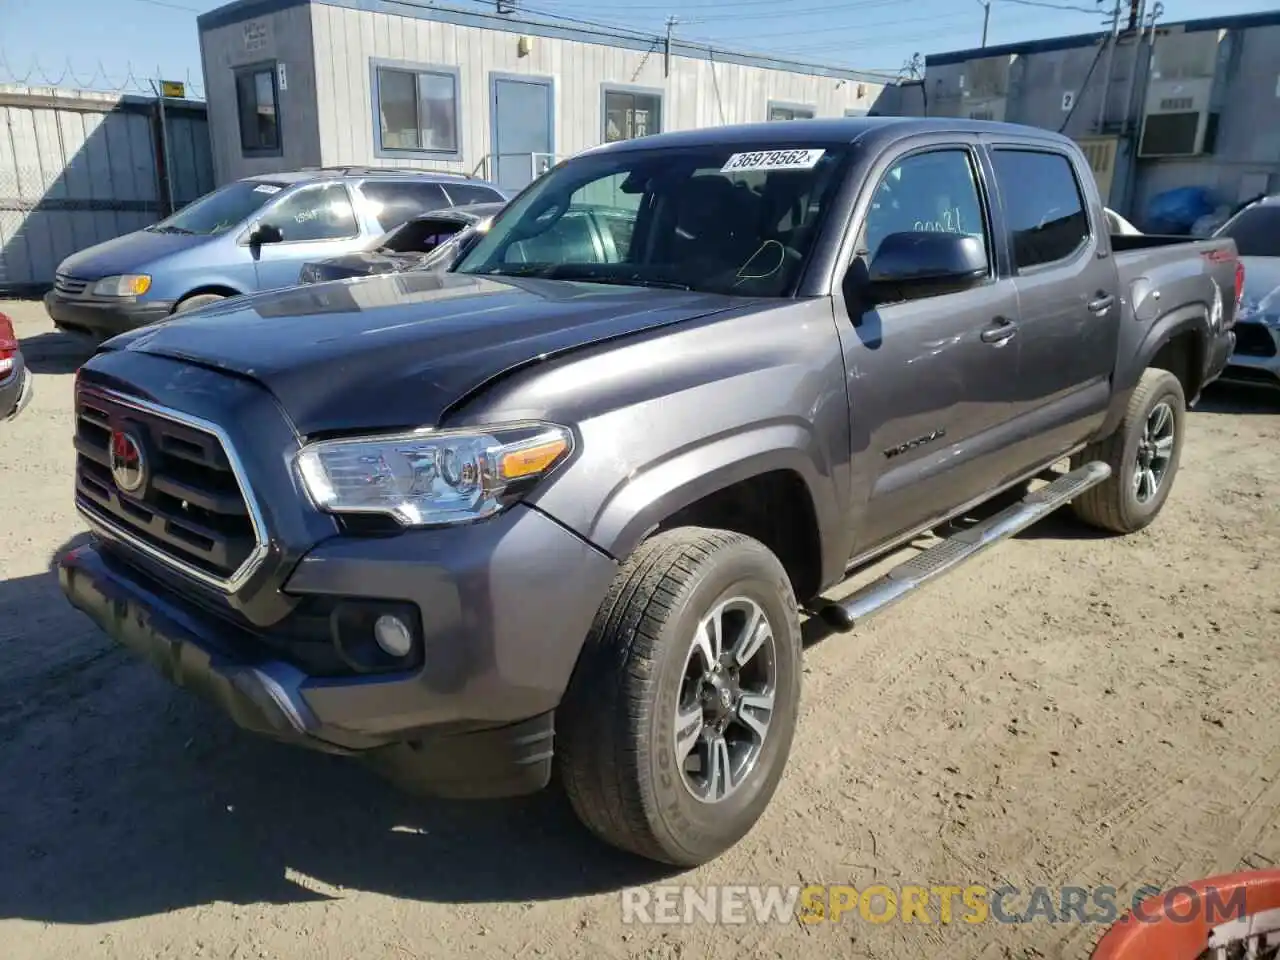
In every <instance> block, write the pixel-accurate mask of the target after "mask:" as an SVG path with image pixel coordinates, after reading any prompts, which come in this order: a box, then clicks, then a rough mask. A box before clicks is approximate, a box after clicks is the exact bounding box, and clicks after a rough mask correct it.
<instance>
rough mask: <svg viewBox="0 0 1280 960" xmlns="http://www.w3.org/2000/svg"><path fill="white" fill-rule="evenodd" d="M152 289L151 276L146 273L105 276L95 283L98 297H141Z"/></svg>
mask: <svg viewBox="0 0 1280 960" xmlns="http://www.w3.org/2000/svg"><path fill="white" fill-rule="evenodd" d="M150 289H151V278H150V277H149V276H147V275H146V274H145V273H126V274H122V275H121V276H118V277H103V278H102V279H101V280H99V281H98V282H97V283H95V284H94V285H93V295H94V296H96V297H140V296H142V295H143V294H144V293H146V292H147V291H148V290H150Z"/></svg>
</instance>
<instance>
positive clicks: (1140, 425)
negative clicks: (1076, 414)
mask: <svg viewBox="0 0 1280 960" xmlns="http://www.w3.org/2000/svg"><path fill="white" fill-rule="evenodd" d="M1186 408H1187V401H1186V396H1185V395H1184V394H1183V391H1182V383H1181V381H1179V380H1178V378H1177V377H1175V376H1174V375H1173V374H1172V373H1170V372H1169V371H1167V370H1159V369H1155V368H1150V369H1148V370H1146V371H1144V372H1143V374H1142V379H1141V380H1139V381H1138V385H1137V387H1135V388H1134V391H1133V393H1132V394H1131V395H1130V397H1129V405H1128V407H1127V408H1126V410H1125V415H1124V418H1123V419H1122V420H1121V421H1120V425H1119V426H1118V427H1116V429H1115V432H1114V433H1112V434H1111V436H1109V437H1107V438H1106V439H1105V440H1101V441H1099V442H1098V443H1095V444H1092V445H1090V446H1089V447H1088V448H1086V449H1085V450H1083V451H1081V452H1080V453H1078V454H1077V455H1076V456H1075V457H1074V458H1073V460H1072V466H1073V467H1077V466H1081V465H1082V464H1085V463H1088V462H1090V461H1094V460H1101V461H1102V462H1103V463H1105V464H1107V466H1109V467H1110V468H1111V476H1110V477H1108V478H1107V479H1106V480H1105V481H1103V482H1102V483H1100V484H1098V485H1097V486H1095V487H1091V488H1090V489H1089V490H1087V491H1085V492H1084V493H1083V494H1081V495H1080V496H1079V497H1078V498H1077V499H1076V500H1075V501H1073V503H1072V508H1073V509H1074V510H1075V513H1076V515H1077V516H1078V517H1079V518H1080V519H1081V520H1083V521H1085V522H1086V523H1088V524H1090V525H1092V526H1095V527H1099V528H1101V529H1103V530H1109V531H1112V532H1114V533H1134V532H1136V531H1138V530H1141V529H1142V528H1143V527H1145V526H1147V524H1149V523H1151V521H1152V520H1154V519H1155V518H1156V516H1157V515H1158V514H1159V513H1160V510H1161V508H1163V507H1164V504H1165V501H1166V500H1167V499H1168V497H1169V490H1170V488H1172V486H1173V481H1174V477H1175V476H1176V475H1177V473H1178V465H1179V464H1180V462H1181V460H1182V438H1183V434H1184V425H1185V421H1186Z"/></svg>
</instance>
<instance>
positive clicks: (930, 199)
mask: <svg viewBox="0 0 1280 960" xmlns="http://www.w3.org/2000/svg"><path fill="white" fill-rule="evenodd" d="M919 231H929V232H943V233H963V234H967V235H969V236H974V237H980V238H981V239H982V241H983V243H984V245H985V244H986V240H987V230H986V224H985V221H984V218H983V215H982V200H981V197H980V196H979V194H978V185H977V180H976V179H975V177H974V172H973V160H972V159H971V157H970V155H969V151H967V150H962V149H959V148H957V149H950V150H933V151H930V152H929V153H917V154H913V155H911V156H908V157H904V158H903V159H901V160H899V161H898V162H897V163H895V164H894V165H893V166H892V167H890V168H889V171H888V172H887V173H886V174H885V175H884V178H883V179H882V180H881V181H880V184H879V186H877V187H876V192H875V196H874V197H873V198H872V201H871V209H870V210H869V211H867V218H866V222H865V223H864V224H863V227H862V236H861V237H860V239H859V242H858V252H859V254H861V255H863V256H866V257H868V258H870V259H875V254H876V250H877V249H878V248H879V246H880V243H881V241H883V240H884V238H885V237H887V236H889V234H891V233H914V232H919Z"/></svg>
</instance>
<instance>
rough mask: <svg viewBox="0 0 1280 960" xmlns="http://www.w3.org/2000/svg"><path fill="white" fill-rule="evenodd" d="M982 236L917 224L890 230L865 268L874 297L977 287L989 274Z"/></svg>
mask: <svg viewBox="0 0 1280 960" xmlns="http://www.w3.org/2000/svg"><path fill="white" fill-rule="evenodd" d="M987 273H988V263H987V251H986V247H985V245H984V244H983V242H982V238H981V237H975V236H970V235H968V234H963V233H939V232H934V231H924V230H916V231H909V232H904V233H891V234H889V235H888V236H887V237H885V238H884V240H882V241H881V242H880V246H879V248H878V249H877V250H876V252H875V255H874V256H873V257H872V259H871V262H870V264H868V265H867V268H866V280H865V287H866V290H867V293H868V295H869V296H870V299H871V301H872V302H873V303H890V302H893V301H895V300H912V299H916V298H918V297H925V296H935V295H937V294H941V293H956V292H958V291H961V290H968V289H970V288H971V287H976V286H977V285H978V284H980V283H982V282H983V281H984V280H986V278H987Z"/></svg>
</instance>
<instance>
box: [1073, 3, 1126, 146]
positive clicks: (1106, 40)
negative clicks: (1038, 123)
mask: <svg viewBox="0 0 1280 960" xmlns="http://www.w3.org/2000/svg"><path fill="white" fill-rule="evenodd" d="M1119 34H1120V0H1115V6H1114V7H1112V8H1111V33H1110V34H1109V35H1108V36H1105V37H1103V38H1102V42H1103V44H1105V45H1106V48H1107V50H1106V53H1107V56H1106V61H1105V63H1104V64H1103V68H1102V95H1101V96H1100V97H1099V98H1098V125H1097V132H1098V133H1101V132H1102V124H1103V122H1104V121H1105V120H1106V116H1107V99H1108V97H1109V95H1110V93H1111V58H1112V56H1114V54H1115V51H1116V38H1117V37H1118V36H1119ZM1083 92H1084V91H1081V93H1082V94H1083Z"/></svg>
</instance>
